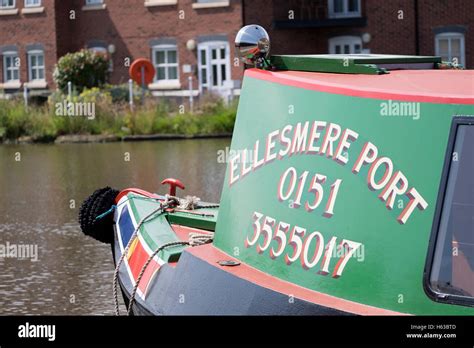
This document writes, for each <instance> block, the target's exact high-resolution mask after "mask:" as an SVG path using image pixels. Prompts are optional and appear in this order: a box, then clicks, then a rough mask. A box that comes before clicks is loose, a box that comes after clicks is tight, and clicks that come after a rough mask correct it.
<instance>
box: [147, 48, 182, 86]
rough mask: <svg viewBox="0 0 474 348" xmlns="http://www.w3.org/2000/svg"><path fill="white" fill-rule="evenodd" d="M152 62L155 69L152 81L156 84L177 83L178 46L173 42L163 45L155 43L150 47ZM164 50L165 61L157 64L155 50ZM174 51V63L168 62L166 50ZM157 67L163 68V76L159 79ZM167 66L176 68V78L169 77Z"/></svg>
mask: <svg viewBox="0 0 474 348" xmlns="http://www.w3.org/2000/svg"><path fill="white" fill-rule="evenodd" d="M151 51H152V53H151V54H152V62H153V66H154V67H155V69H156V73H155V78H154V83H156V84H169V83H177V84H179V73H180V72H179V51H178V46H177V45H173V44H164V45H156V46H153V47H152V50H151ZM161 51H163V52H165V62H164V63H160V64H158V62H157V60H156V53H157V52H161ZM169 51H175V52H176V63H169V62H168V52H169ZM158 68H165V78H164V79H161V80H159V79H158ZM169 68H176V78H175V79H170V78H169V70H168V69H169Z"/></svg>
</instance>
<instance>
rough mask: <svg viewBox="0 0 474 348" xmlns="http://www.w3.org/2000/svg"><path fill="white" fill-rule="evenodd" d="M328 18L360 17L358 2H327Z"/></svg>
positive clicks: (340, 0) (351, 0)
mask: <svg viewBox="0 0 474 348" xmlns="http://www.w3.org/2000/svg"><path fill="white" fill-rule="evenodd" d="M328 9H329V17H330V18H344V17H360V16H361V12H360V0H328Z"/></svg>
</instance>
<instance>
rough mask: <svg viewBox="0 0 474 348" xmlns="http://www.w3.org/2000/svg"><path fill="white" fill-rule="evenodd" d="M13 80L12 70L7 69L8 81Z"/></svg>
mask: <svg viewBox="0 0 474 348" xmlns="http://www.w3.org/2000/svg"><path fill="white" fill-rule="evenodd" d="M11 80H13V78H12V71H11V70H7V81H11Z"/></svg>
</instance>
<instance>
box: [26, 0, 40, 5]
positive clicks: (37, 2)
mask: <svg viewBox="0 0 474 348" xmlns="http://www.w3.org/2000/svg"><path fill="white" fill-rule="evenodd" d="M28 1H36V3H33V4H31V3H30V4H29V3H28ZM25 7H41V0H25Z"/></svg>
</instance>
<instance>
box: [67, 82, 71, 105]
mask: <svg viewBox="0 0 474 348" xmlns="http://www.w3.org/2000/svg"><path fill="white" fill-rule="evenodd" d="M67 98H68V100H69V101H72V82H71V81H69V82H68V83H67Z"/></svg>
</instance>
